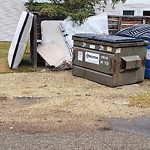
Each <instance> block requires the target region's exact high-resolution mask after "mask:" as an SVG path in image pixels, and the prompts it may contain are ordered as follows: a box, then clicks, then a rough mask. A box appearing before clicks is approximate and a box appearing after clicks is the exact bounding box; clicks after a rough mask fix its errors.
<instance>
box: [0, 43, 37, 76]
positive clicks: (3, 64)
mask: <svg viewBox="0 0 150 150" xmlns="http://www.w3.org/2000/svg"><path fill="white" fill-rule="evenodd" d="M10 44H11V43H10V42H0V73H11V72H31V71H37V69H34V68H33V66H32V64H31V62H30V53H29V52H30V50H29V46H28V47H27V49H26V52H25V54H24V57H23V59H22V61H21V63H20V65H19V67H18V69H16V70H12V69H10V68H9V66H8V61H7V59H8V50H9V47H10Z"/></svg>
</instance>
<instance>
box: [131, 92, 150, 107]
mask: <svg viewBox="0 0 150 150" xmlns="http://www.w3.org/2000/svg"><path fill="white" fill-rule="evenodd" d="M129 107H140V108H150V93H142V94H139V95H137V96H134V97H130V99H129Z"/></svg>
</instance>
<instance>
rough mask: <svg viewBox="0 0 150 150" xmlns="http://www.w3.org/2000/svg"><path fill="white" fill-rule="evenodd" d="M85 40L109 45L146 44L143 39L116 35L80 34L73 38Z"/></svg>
mask: <svg viewBox="0 0 150 150" xmlns="http://www.w3.org/2000/svg"><path fill="white" fill-rule="evenodd" d="M74 37H76V38H85V39H88V40H96V41H101V42H109V43H133V42H144V40H143V39H136V38H131V37H122V36H116V35H100V34H93V33H80V34H75V35H73V38H74Z"/></svg>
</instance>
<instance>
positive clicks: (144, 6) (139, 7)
mask: <svg viewBox="0 0 150 150" xmlns="http://www.w3.org/2000/svg"><path fill="white" fill-rule="evenodd" d="M97 7H98V6H97ZM123 10H134V15H135V16H143V11H150V0H143V1H142V0H127V1H126V2H125V3H124V4H123V3H121V2H120V3H118V4H116V5H115V8H114V9H113V8H112V5H111V2H109V3H108V5H107V6H106V8H104V12H107V13H108V15H123ZM102 11H103V9H101V11H99V12H98V11H97V13H101V12H102Z"/></svg>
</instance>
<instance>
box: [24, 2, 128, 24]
mask: <svg viewBox="0 0 150 150" xmlns="http://www.w3.org/2000/svg"><path fill="white" fill-rule="evenodd" d="M108 1H109V0H49V3H37V2H34V0H29V1H28V3H26V4H25V6H26V7H27V9H28V10H29V11H31V12H38V13H39V14H41V15H47V16H49V17H51V18H53V17H56V16H57V17H59V18H62V19H64V18H66V17H68V16H70V17H71V18H72V19H73V20H74V21H75V22H78V23H79V24H82V23H83V22H84V20H85V19H86V18H87V17H88V16H90V15H94V14H95V10H94V6H95V4H98V3H100V2H103V3H104V5H107V2H108ZM125 1H126V0H112V1H111V2H112V6H114V5H115V4H117V3H118V2H123V3H124V2H125Z"/></svg>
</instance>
